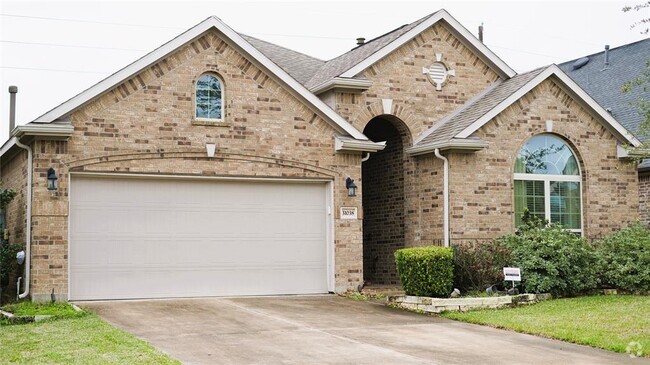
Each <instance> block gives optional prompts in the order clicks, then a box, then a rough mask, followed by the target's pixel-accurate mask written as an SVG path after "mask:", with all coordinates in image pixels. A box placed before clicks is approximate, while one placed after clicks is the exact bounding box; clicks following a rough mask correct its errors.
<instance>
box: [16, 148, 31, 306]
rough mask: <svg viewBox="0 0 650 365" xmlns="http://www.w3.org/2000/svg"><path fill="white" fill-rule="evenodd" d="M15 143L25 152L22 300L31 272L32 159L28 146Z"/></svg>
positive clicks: (26, 291)
mask: <svg viewBox="0 0 650 365" xmlns="http://www.w3.org/2000/svg"><path fill="white" fill-rule="evenodd" d="M14 139H15V141H16V146H18V147H20V148H22V149H24V150H26V151H27V201H26V204H27V208H26V210H27V212H26V215H27V228H26V229H25V280H24V282H25V291H24V292H22V293H21V294H20V295H18V298H20V299H23V298H25V297H27V296H28V295H29V283H30V279H29V274H30V272H31V261H32V260H31V258H32V255H31V246H32V245H31V238H32V169H33V164H34V162H33V159H32V149H31V147H29V146H26V145H24V144H22V143H20V141H19V140H18V138H16V137H14Z"/></svg>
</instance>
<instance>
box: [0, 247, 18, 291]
mask: <svg viewBox="0 0 650 365" xmlns="http://www.w3.org/2000/svg"><path fill="white" fill-rule="evenodd" d="M20 250H22V246H20V245H17V244H9V243H0V283H1V285H2V286H3V287H4V286H5V285H7V284H8V283H9V279H10V278H11V277H12V276H13V274H15V273H16V272H17V270H18V262H17V261H16V254H17V253H18V251H20Z"/></svg>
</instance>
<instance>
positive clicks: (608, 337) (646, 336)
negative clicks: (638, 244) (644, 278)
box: [442, 295, 650, 356]
mask: <svg viewBox="0 0 650 365" xmlns="http://www.w3.org/2000/svg"><path fill="white" fill-rule="evenodd" d="M648 313H650V296H632V295H613V296H591V297H580V298H567V299H556V300H549V301H544V302H541V303H538V304H535V305H530V306H522V307H516V308H504V309H486V310H477V311H471V312H465V313H462V312H445V313H442V316H443V317H446V318H450V319H455V320H459V321H464V322H469V323H476V324H483V325H488V326H492V327H498V328H505V329H510V330H514V331H517V332H523V333H530V334H533V335H540V336H544V337H550V338H555V339H559V340H563V341H568V342H573V343H578V344H583V345H589V346H593V347H598V348H602V349H605V350H610V351H615V352H622V353H625V352H626V347H627V346H628V345H629V344H630V342H632V341H636V342H638V343H640V344H641V346H642V348H643V355H644V356H650V316H649V315H648Z"/></svg>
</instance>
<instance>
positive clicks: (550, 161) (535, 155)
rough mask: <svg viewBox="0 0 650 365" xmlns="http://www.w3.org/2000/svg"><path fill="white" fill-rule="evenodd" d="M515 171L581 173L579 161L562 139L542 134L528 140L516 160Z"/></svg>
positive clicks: (551, 173)
mask: <svg viewBox="0 0 650 365" xmlns="http://www.w3.org/2000/svg"><path fill="white" fill-rule="evenodd" d="M515 172H516V173H525V174H544V175H579V174H580V172H579V168H578V162H577V160H576V158H575V156H574V155H573V153H572V152H571V149H570V148H569V146H568V145H567V144H566V143H564V141H562V140H561V139H559V138H557V137H554V136H551V135H548V134H541V135H538V136H535V137H533V138H531V139H530V140H528V142H527V143H526V144H525V145H524V147H522V149H521V151H519V155H518V156H517V160H516V161H515Z"/></svg>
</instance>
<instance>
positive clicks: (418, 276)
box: [395, 246, 454, 297]
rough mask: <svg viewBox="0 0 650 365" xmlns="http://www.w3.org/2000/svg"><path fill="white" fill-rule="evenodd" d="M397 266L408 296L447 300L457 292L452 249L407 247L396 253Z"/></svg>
mask: <svg viewBox="0 0 650 365" xmlns="http://www.w3.org/2000/svg"><path fill="white" fill-rule="evenodd" d="M395 263H396V264H397V272H398V274H399V277H400V280H401V281H402V287H403V288H404V291H405V292H406V294H408V295H418V296H426V297H446V296H448V295H449V293H451V290H452V289H453V283H454V254H453V251H452V249H451V248H447V247H438V246H428V247H414V248H404V249H401V250H397V251H396V252H395Z"/></svg>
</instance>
